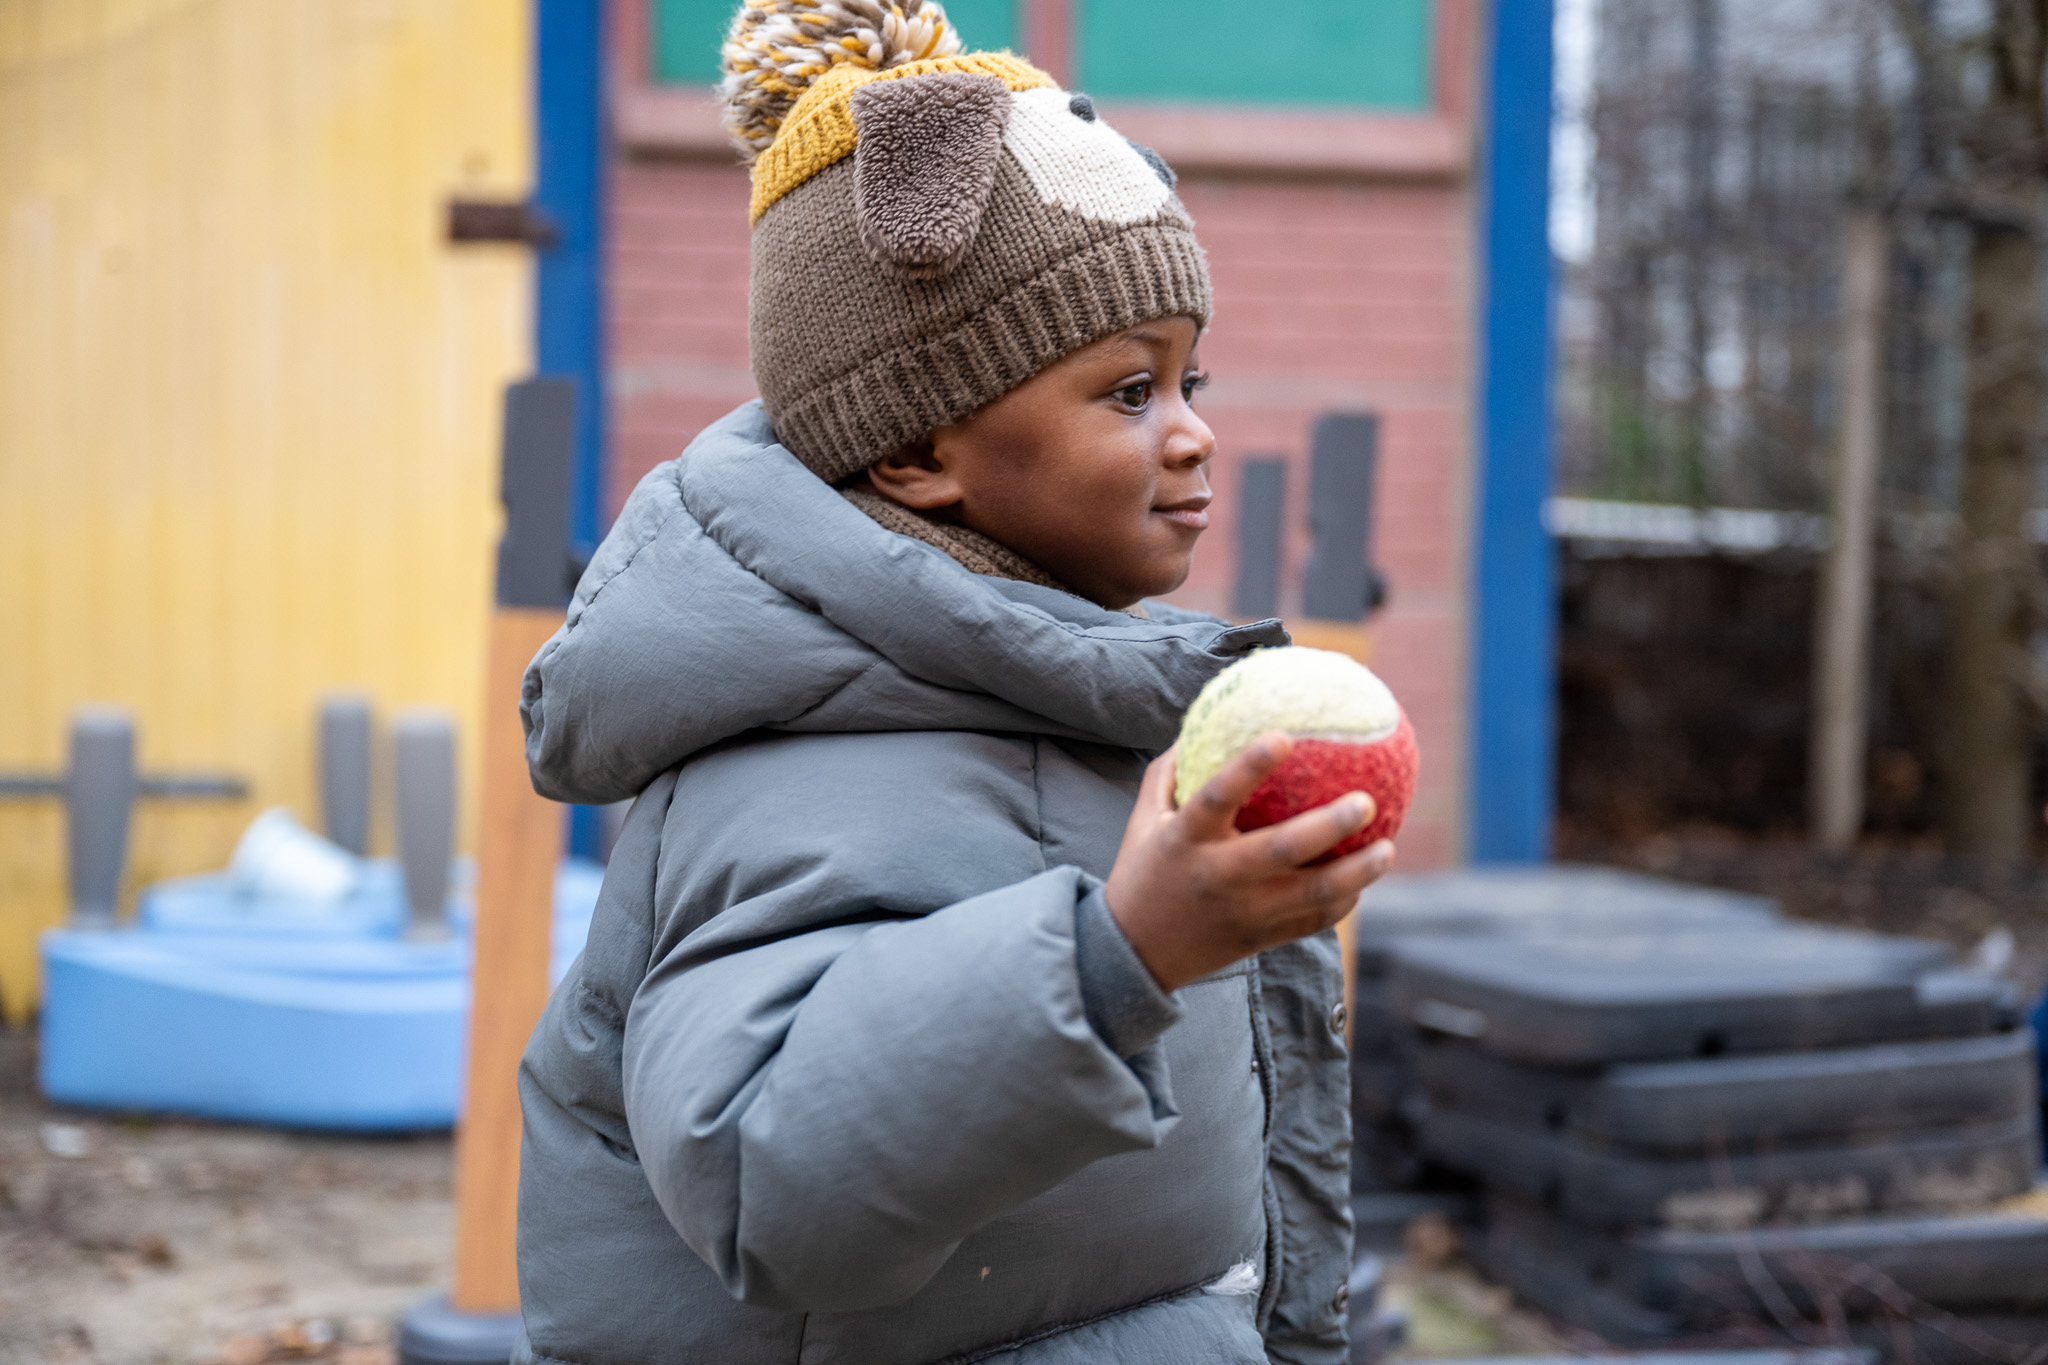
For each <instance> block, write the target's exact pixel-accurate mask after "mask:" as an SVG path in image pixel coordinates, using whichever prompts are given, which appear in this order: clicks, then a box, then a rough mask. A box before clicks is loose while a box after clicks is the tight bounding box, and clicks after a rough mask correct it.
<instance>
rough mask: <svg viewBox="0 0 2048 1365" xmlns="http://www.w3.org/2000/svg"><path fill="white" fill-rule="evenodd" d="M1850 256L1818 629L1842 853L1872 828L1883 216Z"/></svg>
mask: <svg viewBox="0 0 2048 1365" xmlns="http://www.w3.org/2000/svg"><path fill="white" fill-rule="evenodd" d="M1843 248H1844V249H1843V253H1842V409H1841V448H1840V451H1839V452H1838V455H1837V458H1836V461H1835V486H1834V506H1833V509H1832V510H1833V512H1834V517H1833V522H1834V540H1833V543H1832V544H1831V545H1830V546H1829V547H1828V553H1827V558H1826V560H1825V561H1824V563H1823V564H1822V567H1821V581H1820V601H1819V604H1818V608H1819V609H1818V617H1819V619H1818V620H1817V621H1816V623H1815V626H1816V629H1815V632H1814V651H1813V662H1814V668H1813V729H1812V756H1811V774H1812V776H1811V778H1810V782H1811V784H1812V799H1811V805H1812V811H1813V834H1814V839H1815V842H1817V843H1818V844H1819V845H1820V846H1821V847H1822V848H1825V849H1829V850H1833V851H1841V850H1844V849H1847V848H1849V847H1850V846H1852V845H1853V844H1854V843H1855V842H1856V835H1857V834H1858V832H1859V831H1861V829H1862V827H1863V770H1864V754H1865V749H1866V747H1867V739H1868V735H1867V731H1868V713H1869V697H1868V692H1869V676H1868V675H1869V671H1870V663H1869V660H1870V603H1871V577H1872V573H1873V554H1874V542H1875V539H1876V530H1877V475H1878V464H1879V457H1880V454H1881V451H1882V447H1883V443H1884V437H1883V431H1884V426H1883V408H1884V311H1885V277H1886V273H1887V267H1888V265H1889V263H1890V262H1889V255H1890V244H1889V241H1888V239H1887V237H1886V233H1885V224H1884V220H1883V219H1882V218H1880V217H1878V216H1877V215H1876V214H1872V213H1867V212H1854V213H1851V214H1850V215H1849V220H1848V225H1847V229H1846V233H1845V238H1844V242H1843Z"/></svg>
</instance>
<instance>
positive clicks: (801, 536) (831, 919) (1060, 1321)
mask: <svg viewBox="0 0 2048 1365" xmlns="http://www.w3.org/2000/svg"><path fill="white" fill-rule="evenodd" d="M1152 611H1153V615H1152V618H1151V619H1149V620H1146V619H1140V618H1136V617H1132V616H1127V615H1123V614H1120V613H1116V612H1110V611H1104V610H1102V609H1101V608H1099V607H1096V606H1093V605H1092V604H1090V603H1087V602H1084V601H1082V600H1080V599H1078V598H1075V597H1071V596H1068V595H1067V594H1064V593H1060V592H1055V591H1050V590H1047V589H1044V588H1038V587H1033V586H1031V585H1028V584H1023V583H1017V582H1012V581H1009V580H1004V579H994V578H985V577H980V576H977V575H975V574H972V573H969V572H968V571H967V570H965V569H963V568H961V567H960V566H959V565H957V564H955V563H954V562H953V561H952V560H950V559H948V558H946V557H945V556H944V555H942V554H940V553H939V552H937V551H935V550H933V549H931V548H929V547H927V546H925V545H922V544H919V543H918V542H916V541H912V540H909V539H906V538H904V537H901V536H897V535H894V534H892V533H890V532H888V531H885V530H883V529H882V528H881V527H880V526H878V525H876V524H875V523H874V522H872V521H870V520H869V519H868V518H867V517H866V516H864V515H863V514H862V513H861V512H860V511H859V510H857V509H856V508H854V507H853V506H852V505H851V504H849V503H847V502H846V501H845V500H843V499H842V498H840V497H839V496H838V494H836V493H834V492H833V491H832V490H831V489H830V488H828V487H827V486H826V485H824V484H823V483H821V482H820V481H819V480H818V479H817V478H815V477H814V476H813V475H812V474H810V473H809V472H808V471H807V470H806V469H805V468H804V467H803V466H802V465H800V464H798V463H797V461H796V459H795V458H794V457H793V456H792V455H790V454H789V452H788V451H787V450H785V449H783V448H782V447H781V446H780V445H778V444H776V442H775V435H774V432H773V431H772V430H771V429H770V427H769V425H768V423H767V419H766V418H765V417H764V416H763V415H762V413H761V411H760V409H759V407H758V405H754V404H749V405H748V406H746V407H744V408H741V409H739V410H738V411H737V412H735V413H733V414H731V415H730V416H728V417H726V418H725V419H724V420H722V421H721V422H719V423H718V424H717V425H715V426H713V427H711V428H710V429H708V430H707V431H705V432H704V434H703V435H702V436H700V437H699V438H698V439H697V441H696V442H695V443H693V444H692V445H691V447H690V449H689V450H688V451H687V452H685V453H684V455H683V456H682V458H681V459H679V460H676V461H674V462H672V463H669V464H665V465H662V466H661V467H659V468H657V469H656V470H655V471H654V472H653V473H651V474H649V475H648V476H647V478H646V479H645V480H643V481H642V482H641V484H640V486H639V488H638V489H637V490H636V491H635V492H634V494H633V496H632V498H631V500H630V501H629V502H628V503H627V504H626V507H625V510H624V511H623V512H622V513H621V514H620V517H619V520H618V523H617V525H616V526H615V527H614V528H613V530H612V532H611V534H610V536H608V537H607V538H606V540H605V543H604V545H603V547H602V548H601V549H600V550H599V552H598V555H597V558H596V560H595V561H594V562H593V563H592V565H591V567H590V569H589V571H588V572H587V573H586V574H585V575H584V577H583V581H582V583H581V585H580V586H579V587H578V589H577V591H576V597H575V601H574V603H573V604H572V605H571V607H570V609H569V615H568V620H567V623H566V624H565V625H564V626H563V628H562V630H561V632H560V633H559V634H558V635H556V636H555V638H554V639H553V640H551V641H549V643H548V644H547V646H546V647H545V648H543V649H542V651H541V653H540V655H539V657H538V658H537V659H536V660H535V661H534V664H533V667H532V668H531V670H530V671H529V672H528V674H527V678H526V694H525V701H524V711H525V717H526V725H527V752H528V756H529V759H530V761H531V764H532V769H533V776H534V782H535V785H536V786H537V787H538V788H539V789H540V790H541V791H542V792H544V793H545V794H547V795H549V796H552V797H555V798H557V799H560V800H570V801H584V802H602V801H612V800H617V799H620V798H623V797H626V796H631V795H635V794H637V795H638V798H639V799H638V800H637V801H636V802H635V803H634V806H633V809H632V813H631V814H630V815H629V816H628V817H627V820H626V825H625V830H624V833H623V835H622V836H621V838H620V840H619V842H618V845H617V848H616V850H615V852H614V853H613V855H612V861H611V866H610V869H609V871H608V872H607V874H606V876H605V883H604V891H603V894H602V896H601V898H600V899H599V902H598V908H597V917H596V920H595V923H594V924H593V926H592V929H591V935H590V942H589V946H588V947H587V948H586V949H585V951H584V953H583V956H582V958H581V959H579V961H578V962H577V964H576V966H575V967H574V968H572V969H571V970H570V972H569V974H568V976H567V977H566V978H565V979H564V980H563V982H562V984H561V986H560V988H559V989H558V990H557V991H556V992H555V995H554V998H553V1000H552V1001H551V1002H550V1004H549V1005H548V1009H547V1013H546V1015H545V1016H544V1017H543V1018H542V1020H541V1023H540V1027H539V1028H538V1029H537V1030H536V1031H535V1033H534V1037H533V1041H532V1043H531V1044H530V1046H529V1047H528V1049H527V1052H526V1058H525V1064H524V1067H523V1068H522V1074H521V1080H520V1085H521V1094H522V1097H523V1100H524V1110H525V1121H526V1129H525V1145H524V1148H523V1155H522V1158H521V1168H520V1194H519V1269H520V1292H521V1300H522V1307H523V1309H524V1314H525V1324H526V1340H525V1344H524V1345H523V1346H522V1352H521V1358H522V1359H523V1360H538V1361H550V1360H560V1361H569V1362H575V1363H576V1365H612V1363H613V1362H619V1363H620V1365H625V1363H626V1362H646V1361H686V1362H696V1361H703V1362H718V1365H749V1363H751V1362H762V1365H790V1363H793V1362H807V1363H808V1362H818V1365H823V1363H824V1362H851V1363H853V1365H919V1363H920V1362H937V1361H976V1360H982V1359H985V1358H989V1357H997V1356H1000V1357H1002V1358H1003V1359H1004V1360H1005V1361H1010V1360H1014V1361H1016V1362H1017V1365H1055V1363H1056V1362H1058V1363H1064V1362H1079V1361H1121V1362H1133V1361H1135V1362H1160V1365H1166V1363H1167V1362H1171V1363H1172V1365H1197V1363H1199V1362H1218V1363H1219V1365H1221V1363H1222V1362H1230V1363H1231V1365H1240V1363H1243V1362H1263V1361H1267V1360H1274V1361H1300V1362H1310V1361H1314V1362H1336V1361H1340V1360H1342V1359H1343V1358H1344V1355H1345V1343H1344V1325H1343V1308H1344V1303H1343V1286H1344V1282H1345V1279H1346V1271H1347V1268H1348V1261H1349V1249H1350V1224H1349V1211H1348V1209H1347V1206H1346V1195H1345V1180H1346V1172H1347V1169H1348V1164H1349V1146H1350V1132H1349V1118H1348V1112H1347V1111H1348V1095H1347V1088H1346V1087H1347V1080H1346V1071H1345V1067H1344V1065H1343V1057H1342V1048H1343V1045H1342V1042H1341V1039H1340V1038H1339V1036H1338V1035H1337V1034H1336V1032H1335V1031H1334V1030H1333V1028H1332V1023H1333V1022H1334V1020H1333V1010H1334V1006H1335V1005H1336V1003H1337V1000H1338V997H1339V989H1340V987H1339V979H1338V963H1337V952H1336V947H1335V941H1334V938H1333V937H1332V936H1330V935H1327V934H1326V935H1323V936H1320V937H1318V938H1316V939H1311V940H1307V941H1304V942H1302V943H1298V944H1293V945H1290V946H1288V947H1286V948H1283V949H1278V950H1275V951H1273V952H1269V953H1266V954H1264V955H1263V956H1262V957H1260V958H1258V959H1255V960H1252V961H1247V962H1243V963H1240V964H1238V965H1237V966H1236V967H1234V968H1231V969H1229V970H1227V971H1223V972H1219V973H1218V974H1216V975H1215V976H1213V977H1210V978H1207V979H1205V980H1203V981H1199V982H1196V983H1195V984H1193V985H1191V986H1188V987H1186V988H1185V989H1183V990H1181V991H1179V992H1177V993H1175V994H1174V995H1173V996H1167V995H1164V994H1162V993H1161V992H1160V991H1159V990H1158V988H1157V987H1156V986H1155V985H1154V984H1153V982H1152V979H1151V977H1150V976H1149V975H1148V974H1147V973H1146V971H1145V969H1144V967H1143V965H1142V964H1141V963H1140V962H1139V961H1138V959H1137V957H1136V955H1135V953H1134V952H1133V951H1132V949H1131V947H1130V944H1129V943H1128V942H1127V941H1126V940H1125V939H1124V937H1123V935H1122V934H1121V932H1120V931H1119V930H1118V929H1117V927H1116V923H1115V921H1114V920H1113V919H1112V918H1111V917H1110V915H1109V912H1108V910H1107V908H1106V907H1105V906H1104V904H1103V901H1102V894H1101V886H1102V883H1101V880H1100V879H1101V878H1102V876H1103V875H1104V874H1106V873H1107V872H1108V871H1109V867H1110V864H1111V862H1112V861H1113V860H1114V858H1115V855H1116V849H1117V845H1118V842H1119V841H1120V839H1121V836H1122V831H1123V825H1124V821H1125V819H1126V817H1127V816H1128V814H1129V811H1130V808H1131V802H1132V799H1133V797H1134V795H1135V793H1136V787H1137V783H1138V778H1139V775H1140V773H1141V771H1142V769H1143V765H1144V763H1145V761H1146V760H1147V758H1148V757H1149V756H1150V755H1152V754H1154V753H1156V752H1157V751H1159V750H1160V749H1162V748H1164V747H1165V746H1166V745H1167V744H1169V743H1170V742H1171V741H1172V739H1173V734H1174V729H1175V727H1176V725H1177V723H1178V717H1179V715H1180V712H1181V710H1182V709H1183V708H1184V707H1185V706H1186V704H1187V703H1188V702H1189V701H1190V700H1191V699H1192V698H1193V696H1194V694H1195V692H1196V691H1197V690H1199V689H1200V687H1201V685H1202V684H1203V683H1204V682H1205V681H1207V680H1208V679H1209V678H1210V677H1211V676H1212V675H1214V674H1215V673H1216V672H1217V671H1218V670H1219V669H1221V668H1222V667H1224V666H1225V665H1226V664H1228V663H1229V662H1230V661H1231V660H1232V659H1234V658H1236V657H1238V656H1239V655H1241V654H1242V653H1243V652H1244V651H1246V650H1248V649H1250V648H1252V647H1254V646H1257V645H1264V644H1274V643H1279V642H1281V641H1283V640H1284V638H1285V637H1284V636H1283V635H1282V633H1281V631H1280V629H1279V626H1278V623H1276V622H1266V623H1263V624H1260V625H1254V626H1243V627H1231V626H1228V625H1226V624H1224V623H1222V622H1219V621H1217V620H1215V619H1213V618H1210V617H1206V616H1199V615H1196V614H1194V613H1189V612H1183V611H1178V610H1175V609H1172V608H1167V607H1154V608H1153V609H1152Z"/></svg>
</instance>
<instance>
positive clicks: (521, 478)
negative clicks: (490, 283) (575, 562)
mask: <svg viewBox="0 0 2048 1365" xmlns="http://www.w3.org/2000/svg"><path fill="white" fill-rule="evenodd" d="M575 460H576V383H575V381H574V380H571V379H562V378H539V379H526V380H522V381H520V382H519V383H517V384H511V385H508V386H506V389H505V463H504V472H503V476H502V483H501V484H500V490H499V491H500V496H501V497H503V499H504V501H505V535H504V538H503V539H502V540H500V541H499V542H498V605H499V606H501V607H559V606H561V605H562V604H563V603H565V602H567V601H568V600H569V594H570V592H571V591H573V590H574V588H575V583H574V581H573V579H572V573H571V557H570V548H569V487H570V480H571V478H572V477H573V471H574V466H575Z"/></svg>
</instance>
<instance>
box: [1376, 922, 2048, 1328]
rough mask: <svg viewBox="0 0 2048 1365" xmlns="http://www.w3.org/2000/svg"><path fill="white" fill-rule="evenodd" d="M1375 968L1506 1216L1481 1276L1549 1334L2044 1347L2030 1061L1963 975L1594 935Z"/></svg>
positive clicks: (1918, 958)
mask: <svg viewBox="0 0 2048 1365" xmlns="http://www.w3.org/2000/svg"><path fill="white" fill-rule="evenodd" d="M1368 911H1369V907H1368ZM1379 959H1380V960H1379V963H1378V970H1379V975H1378V978H1377V986H1376V990H1377V998H1376V1007H1377V1008H1379V1009H1380V1010H1381V1011H1382V1012H1383V1021H1384V1023H1385V1025H1386V1028H1387V1030H1388V1032H1389V1033H1390V1035H1392V1036H1393V1037H1394V1038H1396V1039H1397V1040H1398V1050H1401V1051H1402V1052H1403V1057H1402V1061H1401V1062H1400V1064H1399V1065H1400V1068H1401V1070H1402V1071H1403V1073H1404V1074H1403V1079H1402V1080H1401V1081H1400V1082H1399V1084H1400V1086H1401V1098H1400V1101H1399V1104H1400V1106H1401V1109H1402V1117H1403V1121H1404V1122H1405V1123H1406V1125H1407V1127H1408V1130H1409V1134H1410V1140H1411V1141H1412V1142H1413V1144H1414V1149H1415V1151H1416V1153H1417V1155H1418V1157H1419V1159H1421V1160H1423V1161H1428V1162H1435V1163H1439V1164H1441V1165H1442V1166H1444V1167H1446V1168H1449V1169H1451V1170H1455V1171H1460V1172H1463V1173H1465V1174H1467V1175H1468V1176H1470V1177H1471V1178H1472V1179H1474V1180H1475V1181H1477V1182H1478V1183H1479V1184H1480V1185H1482V1186H1483V1187H1484V1189H1485V1191H1486V1219H1485V1222H1486V1228H1485V1232H1484V1235H1483V1237H1482V1239H1481V1241H1480V1248H1481V1256H1482V1260H1483V1263H1484V1264H1485V1266H1486V1268H1487V1269H1488V1270H1489V1271H1490V1272H1491V1273H1492V1274H1494V1275H1495V1276H1496V1277H1497V1278H1499V1279H1501V1280H1502V1281H1504V1282H1505V1283H1507V1284H1509V1285H1510V1286H1512V1287H1513V1288H1515V1289H1516V1290H1518V1291H1519V1292H1520V1293H1522V1294H1523V1295H1524V1296H1525V1297H1526V1298H1528V1299H1530V1300H1531V1301H1533V1302H1535V1303H1536V1304H1538V1305H1539V1306H1541V1307H1543V1308H1546V1309H1548V1310H1549V1311H1551V1312H1553V1313H1555V1314H1557V1315H1558V1316H1560V1317H1564V1318H1566V1319H1568V1320H1571V1321H1575V1322H1577V1323H1579V1324H1580V1325H1582V1326H1586V1327H1589V1328H1591V1329H1593V1330H1595V1331H1598V1332H1600V1333H1601V1334H1602V1335H1604V1336H1607V1337H1608V1338H1610V1339H1612V1340H1618V1341H1628V1342H1648V1341H1657V1340H1676V1339H1682V1338H1686V1337H1706V1336H1710V1335H1712V1334H1716V1333H1718V1334H1721V1337H1722V1339H1737V1338H1740V1337H1742V1336H1743V1335H1744V1334H1749V1335H1751V1336H1754V1335H1755V1334H1758V1333H1770V1332H1777V1333H1781V1334H1783V1335H1786V1336H1790V1337H1792V1338H1793V1339H1795V1340H1796V1339H1801V1338H1802V1337H1803V1338H1804V1339H1806V1340H1809V1341H1816V1342H1818V1341H1823V1340H1826V1339H1827V1338H1828V1337H1829V1336H1834V1337H1839V1338H1845V1339H1868V1340H1872V1341H1875V1342H1878V1343H1879V1344H1889V1345H1893V1346H1894V1348H1895V1349H1902V1347H1900V1346H1899V1343H1903V1342H1906V1341H1908V1340H1911V1341H1914V1342H1916V1343H1917V1344H1916V1345H1915V1346H1914V1348H1913V1349H1915V1350H1917V1351H1918V1352H1920V1356H1921V1358H1923V1359H1926V1360H1929V1361H1934V1360H1945V1359H1954V1360H2008V1359H2009V1360H2013V1361H2019V1360H2025V1359H2027V1358H2028V1355H2027V1354H2025V1353H2026V1352H2031V1351H2032V1350H2033V1349H2034V1348H2035V1347H2038V1346H2040V1345H2041V1344H2042V1343H2044V1342H2048V1221H2044V1220H2043V1219H2042V1218H2041V1217H2039V1216H2038V1215H2029V1214H2028V1213H2027V1212H2026V1210H2025V1208H2024V1205H2025V1203H2026V1201H2025V1200H2024V1199H2022V1198H2020V1197H2021V1196H2025V1195H2026V1194H2027V1192H2028V1191H2029V1190H2031V1189H2032V1187H2033V1185H2034V1181H2035V1176H2036V1170H2037V1166H2038V1161H2039V1150H2040V1146H2039V1143H2040V1139H2039V1133H2038V1108H2037V1102H2036V1095H2035V1069H2034V1045H2033V1038H2032V1035H2031V1034H2030V1033H2029V1032H2027V1031H2026V1030H2024V1029H2023V1028H2020V1027H2019V1025H2018V1019H2017V1011H2016V1009H2015V1008H2014V1002H2013V1000H2012V998H2011V996H2010V993H2009V992H2008V991H2007V990H2006V989H2005V988H2003V987H2002V986H2001V985H2000V984H1999V983H1998V982H1996V981H1995V980H1992V979H1991V978H1989V977H1986V976H1983V975H1981V974H1978V973H1975V972H1972V971H1968V970H1964V969H1959V968H1957V967H1956V966H1954V965H1953V963H1952V961H1951V959H1950V955H1949V953H1948V951H1947V949H1946V948H1944V947H1943V946H1941V945H1938V944H1933V943H1927V942H1922V941H1918V940H1912V939H1901V938H1891V937H1885V936H1880V935H1873V934H1863V933H1856V932H1852V931H1847V930H1837V929H1826V928H1821V927H1818V926H1811V925H1798V924H1793V923H1790V922H1786V921H1774V920H1766V921H1763V922H1752V923H1749V924H1740V923H1736V922H1733V921H1728V920H1724V921H1722V922H1720V923H1718V924H1714V925H1694V926H1691V927H1676V926H1674V925H1670V924H1664V925H1656V926H1652V925H1649V924H1638V925H1636V926H1634V927H1628V926H1625V925H1622V924H1620V923H1619V922H1618V921H1616V920H1613V919H1610V920H1608V921H1607V922H1606V923H1605V924H1600V923H1597V922H1596V921H1595V920H1594V919H1591V918H1586V917H1582V918H1581V919H1580V920H1579V921H1578V922H1576V923H1573V924H1557V925H1553V926H1551V927H1548V928H1544V929H1539V930H1534V931H1524V932H1518V933H1513V934H1509V935H1492V936H1483V937H1478V936H1473V935H1469V934H1467V935H1445V934H1436V935H1431V934H1420V933H1411V934H1403V935H1400V936H1398V937H1396V938H1394V939H1393V940H1391V941H1390V942H1388V943H1386V944H1385V945H1384V947H1383V948H1382V949H1380V950H1379ZM2016 1200H2017V1201H2018V1203H2017V1204H2016V1203H2015V1201H2016ZM1993 1263H1996V1264H1997V1265H1998V1267H1999V1269H1998V1272H1997V1273H1995V1274H1994V1273H1981V1274H1972V1273H1969V1272H1968V1271H1967V1270H1966V1269H1964V1267H1967V1266H1969V1265H1972V1264H1981V1265H1990V1264H1993ZM2001 1352H2004V1353H2005V1354H2001Z"/></svg>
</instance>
